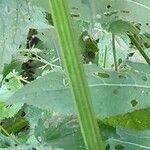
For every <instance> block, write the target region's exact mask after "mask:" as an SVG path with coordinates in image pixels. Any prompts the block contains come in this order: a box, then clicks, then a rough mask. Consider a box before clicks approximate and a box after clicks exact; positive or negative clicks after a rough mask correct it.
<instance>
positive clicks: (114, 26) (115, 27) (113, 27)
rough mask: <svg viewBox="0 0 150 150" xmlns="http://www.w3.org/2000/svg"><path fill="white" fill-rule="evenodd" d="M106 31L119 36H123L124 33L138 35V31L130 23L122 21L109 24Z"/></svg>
mask: <svg viewBox="0 0 150 150" xmlns="http://www.w3.org/2000/svg"><path fill="white" fill-rule="evenodd" d="M108 31H110V32H112V33H115V34H117V33H119V34H125V33H132V34H138V33H139V32H140V31H139V30H138V29H137V28H136V27H135V26H134V25H133V24H132V23H130V22H127V21H123V20H117V21H114V22H112V23H111V24H110V26H109V29H108Z"/></svg>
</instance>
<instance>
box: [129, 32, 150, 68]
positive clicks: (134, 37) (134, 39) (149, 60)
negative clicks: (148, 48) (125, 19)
mask: <svg viewBox="0 0 150 150" xmlns="http://www.w3.org/2000/svg"><path fill="white" fill-rule="evenodd" d="M128 36H129V38H130V40H131V41H132V42H133V44H134V45H135V46H136V48H137V49H138V51H139V52H140V54H141V55H142V56H143V58H144V59H145V61H146V62H147V63H148V64H149V65H150V58H149V57H148V56H147V54H146V53H145V52H144V48H143V47H142V46H141V44H140V40H139V37H138V36H137V35H128Z"/></svg>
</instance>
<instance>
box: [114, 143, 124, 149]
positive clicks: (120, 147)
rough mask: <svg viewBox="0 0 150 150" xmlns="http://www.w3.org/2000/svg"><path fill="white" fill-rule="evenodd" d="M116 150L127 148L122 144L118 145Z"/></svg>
mask: <svg viewBox="0 0 150 150" xmlns="http://www.w3.org/2000/svg"><path fill="white" fill-rule="evenodd" d="M115 149H116V150H123V149H125V147H124V146H123V145H122V144H118V145H116V146H115Z"/></svg>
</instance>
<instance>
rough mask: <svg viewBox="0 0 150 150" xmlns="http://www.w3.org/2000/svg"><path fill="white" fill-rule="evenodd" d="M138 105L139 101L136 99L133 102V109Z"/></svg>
mask: <svg viewBox="0 0 150 150" xmlns="http://www.w3.org/2000/svg"><path fill="white" fill-rule="evenodd" d="M137 104H138V101H137V100H136V99H133V100H131V105H132V107H135V106H136V105H137Z"/></svg>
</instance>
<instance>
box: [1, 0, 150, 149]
mask: <svg viewBox="0 0 150 150" xmlns="http://www.w3.org/2000/svg"><path fill="white" fill-rule="evenodd" d="M67 2H68V4H69V8H70V12H69V13H70V15H71V17H72V24H73V27H74V30H75V36H76V40H77V42H78V44H79V47H80V49H79V50H80V53H81V59H82V61H83V63H84V67H85V71H86V78H87V80H88V86H89V89H90V92H91V95H92V102H93V105H94V109H95V111H96V115H97V121H98V124H99V128H100V130H101V131H102V137H103V141H104V142H105V145H106V149H107V150H109V149H110V150H116V149H117V150H120V149H127V150H132V149H133V150H134V149H137V150H143V149H144V150H147V149H150V131H149V129H150V120H149V115H150V109H149V108H150V101H149V100H150V66H149V65H148V64H147V62H146V61H145V59H144V58H143V57H142V55H141V53H140V50H139V46H137V44H136V43H139V45H140V47H142V50H143V51H144V53H145V54H146V56H147V57H148V58H149V59H150V15H149V13H150V2H149V1H148V0H143V1H140V0H113V1H112V0H107V1H106V0H101V1H99V0H93V1H90V0H68V1H67ZM0 9H1V11H0V25H1V27H0V64H1V65H0V79H1V88H0V131H1V132H0V147H1V148H3V149H16V148H18V149H19V148H20V149H22V150H23V149H25V150H26V149H29V148H32V149H33V148H36V149H44V150H46V149H56V150H60V149H62V150H63V149H64V150H70V147H72V150H79V149H81V150H83V149H85V147H84V144H83V140H82V136H81V133H80V128H79V124H78V121H77V118H76V113H75V111H74V108H73V102H72V97H71V94H70V87H69V85H68V81H67V79H66V75H65V72H64V70H63V65H62V63H61V62H62V60H61V57H60V52H59V46H58V41H57V36H56V33H55V30H54V26H53V21H52V17H51V11H50V8H49V1H46V0H45V1H42V0H1V1H0ZM112 34H115V46H116V55H117V64H118V66H117V67H118V71H117V72H116V71H115V70H114V60H113V57H114V55H115V54H114V53H113V51H112ZM131 36H134V37H136V39H135V41H136V42H135V41H133V40H132V38H131Z"/></svg>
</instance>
